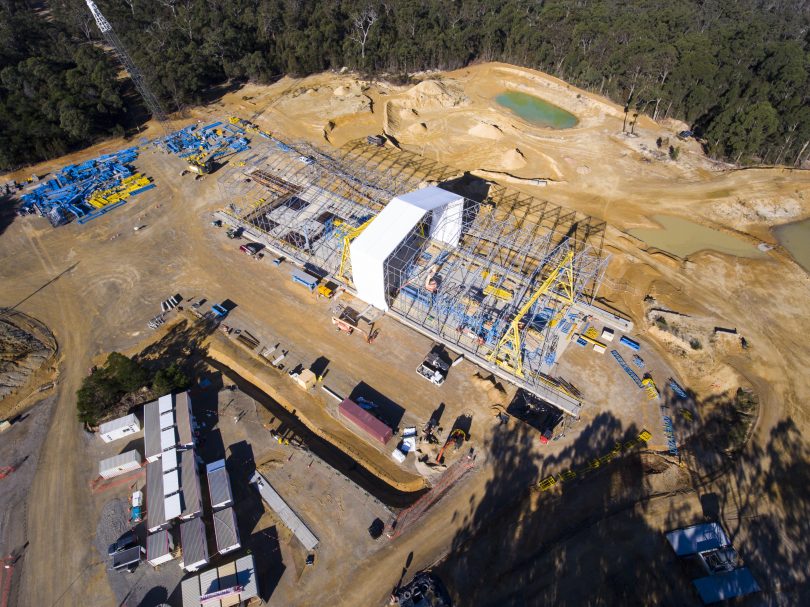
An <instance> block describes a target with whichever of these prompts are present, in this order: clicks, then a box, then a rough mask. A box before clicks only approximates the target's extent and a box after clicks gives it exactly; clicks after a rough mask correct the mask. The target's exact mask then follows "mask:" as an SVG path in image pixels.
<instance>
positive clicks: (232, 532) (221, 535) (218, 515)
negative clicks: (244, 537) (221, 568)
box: [214, 508, 241, 554]
mask: <svg viewBox="0 0 810 607" xmlns="http://www.w3.org/2000/svg"><path fill="white" fill-rule="evenodd" d="M214 535H215V536H216V538H217V552H219V553H220V554H225V553H226V552H230V551H231V550H236V549H237V548H239V547H240V546H241V544H240V543H239V528H238V527H237V524H236V513H234V511H233V508H225V510H220V511H218V512H214Z"/></svg>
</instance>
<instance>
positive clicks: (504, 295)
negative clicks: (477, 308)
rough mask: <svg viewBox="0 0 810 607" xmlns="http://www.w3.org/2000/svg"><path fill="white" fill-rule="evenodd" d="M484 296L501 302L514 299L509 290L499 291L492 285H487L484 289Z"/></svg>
mask: <svg viewBox="0 0 810 607" xmlns="http://www.w3.org/2000/svg"><path fill="white" fill-rule="evenodd" d="M484 295H494V296H495V297H496V298H497V299H501V300H503V301H512V297H514V295H513V293H512V291H510V290H509V289H499V288H498V287H496V286H495V285H494V284H489V285H487V286H486V287H484Z"/></svg>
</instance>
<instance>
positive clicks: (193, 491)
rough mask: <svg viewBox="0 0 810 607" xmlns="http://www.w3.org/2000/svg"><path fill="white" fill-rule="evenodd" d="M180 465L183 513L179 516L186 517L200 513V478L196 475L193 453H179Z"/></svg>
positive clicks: (191, 451) (190, 451)
mask: <svg viewBox="0 0 810 607" xmlns="http://www.w3.org/2000/svg"><path fill="white" fill-rule="evenodd" d="M181 457H182V463H181V465H180V473H181V475H182V480H181V485H180V490H181V491H182V494H183V511H182V512H181V513H180V516H182V517H187V516H191V515H194V514H197V513H199V512H201V511H202V499H201V497H200V477H199V475H198V474H197V462H196V461H195V456H194V451H193V450H191V449H189V450H188V451H183V452H182V453H181Z"/></svg>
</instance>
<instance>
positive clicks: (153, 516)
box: [146, 461, 166, 529]
mask: <svg viewBox="0 0 810 607" xmlns="http://www.w3.org/2000/svg"><path fill="white" fill-rule="evenodd" d="M163 501H164V497H163V468H162V466H161V464H160V462H159V461H155V462H150V463H148V464H147V465H146V523H147V528H148V529H155V528H157V527H160V526H161V525H164V524H165V523H166V511H165V508H164V505H163Z"/></svg>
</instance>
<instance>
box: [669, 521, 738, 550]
mask: <svg viewBox="0 0 810 607" xmlns="http://www.w3.org/2000/svg"><path fill="white" fill-rule="evenodd" d="M666 537H667V541H668V542H669V545H670V546H672V549H673V550H674V551H675V554H677V555H678V556H686V555H689V554H696V553H698V552H703V551H705V550H713V549H716V548H722V547H723V546H730V545H731V542H730V541H729V539H728V536H726V534H725V532H724V531H723V528H722V527H720V525H718V524H717V523H703V524H700V525H693V526H691V527H685V528H684V529H676V530H675V531H670V532H669V533H667V535H666Z"/></svg>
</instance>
